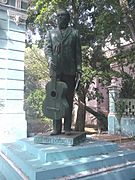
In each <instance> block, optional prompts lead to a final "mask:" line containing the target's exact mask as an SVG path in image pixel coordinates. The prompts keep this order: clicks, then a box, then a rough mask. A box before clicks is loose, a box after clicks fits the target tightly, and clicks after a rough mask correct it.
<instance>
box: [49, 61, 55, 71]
mask: <svg viewBox="0 0 135 180" xmlns="http://www.w3.org/2000/svg"><path fill="white" fill-rule="evenodd" d="M48 66H49V69H50V71H56V64H54V62H53V61H52V60H51V59H49V61H48Z"/></svg>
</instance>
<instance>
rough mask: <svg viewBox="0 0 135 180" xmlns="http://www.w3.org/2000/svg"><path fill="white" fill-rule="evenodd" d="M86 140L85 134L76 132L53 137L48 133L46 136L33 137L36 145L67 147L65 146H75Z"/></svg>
mask: <svg viewBox="0 0 135 180" xmlns="http://www.w3.org/2000/svg"><path fill="white" fill-rule="evenodd" d="M85 139H86V133H85V132H76V131H72V132H71V135H65V134H64V133H63V134H60V135H55V136H51V135H50V134H49V133H46V134H38V135H36V136H35V137H34V143H37V144H59V145H67V146H75V145H78V144H79V143H81V142H84V141H85Z"/></svg>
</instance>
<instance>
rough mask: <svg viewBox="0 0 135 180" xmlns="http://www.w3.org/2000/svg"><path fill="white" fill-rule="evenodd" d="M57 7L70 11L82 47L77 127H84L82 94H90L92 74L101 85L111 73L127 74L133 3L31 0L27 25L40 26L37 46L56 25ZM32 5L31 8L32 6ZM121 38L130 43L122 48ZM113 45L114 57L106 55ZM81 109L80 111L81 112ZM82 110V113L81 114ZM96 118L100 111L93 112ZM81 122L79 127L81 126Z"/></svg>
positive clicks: (131, 57)
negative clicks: (99, 80) (117, 70)
mask: <svg viewBox="0 0 135 180" xmlns="http://www.w3.org/2000/svg"><path fill="white" fill-rule="evenodd" d="M58 6H66V7H67V8H68V9H69V11H70V12H71V19H72V21H71V24H72V25H73V26H74V27H75V28H78V29H79V31H80V34H81V41H82V47H83V49H82V50H83V78H82V83H81V86H80V89H79V93H78V94H79V104H80V103H81V105H82V106H81V105H80V107H81V109H80V111H81V116H78V121H77V122H78V125H77V126H76V129H77V130H83V129H84V123H81V122H82V121H83V122H84V119H85V111H86V109H87V110H88V108H87V107H86V104H85V97H86V95H89V93H88V90H89V88H88V87H89V84H90V83H91V81H92V79H93V77H95V76H97V77H100V78H101V79H102V83H103V85H109V84H110V80H111V77H112V76H116V77H122V78H123V79H124V78H125V76H127V73H126V72H125V70H124V66H127V65H128V64H131V63H133V62H134V57H135V51H134V47H135V46H134V41H135V38H134V37H135V27H134V20H135V13H134V7H135V2H134V1H132V0H116V1H114V0H102V1H99V0H83V1H81V0H70V1H66V0H65V1H64V2H63V1H62V0H60V1H59V0H50V1H48V0H33V1H32V4H31V7H32V8H29V11H28V15H29V16H28V24H29V26H30V27H32V28H33V27H39V31H40V34H41V37H42V39H41V42H40V43H39V44H40V46H41V45H42V44H43V41H42V40H43V39H44V38H43V37H44V35H45V33H46V30H47V29H48V28H50V27H52V26H56V18H55V17H56V14H55V11H56V9H57V8H58ZM33 7H34V8H33ZM122 40H125V41H126V42H129V44H130V46H128V48H127V47H125V46H123V44H122ZM110 45H112V46H114V50H113V51H112V52H113V56H112V57H107V56H106V53H105V50H106V51H107V50H110ZM111 63H117V65H118V66H119V67H120V71H119V72H116V71H114V70H113V69H111V68H110V64H111ZM82 110H83V111H82ZM82 112H83V114H82ZM95 116H96V117H97V118H99V114H98V113H97V114H96V113H95ZM80 124H81V125H82V126H80Z"/></svg>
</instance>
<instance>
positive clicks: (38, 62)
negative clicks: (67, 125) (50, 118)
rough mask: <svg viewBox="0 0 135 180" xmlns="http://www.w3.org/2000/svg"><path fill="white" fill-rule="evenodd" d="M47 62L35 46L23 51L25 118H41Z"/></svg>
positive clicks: (46, 79)
mask: <svg viewBox="0 0 135 180" xmlns="http://www.w3.org/2000/svg"><path fill="white" fill-rule="evenodd" d="M48 79H49V76H48V68H47V61H46V59H45V57H44V53H43V51H42V50H41V49H39V48H38V47H37V46H35V45H33V46H32V48H29V47H28V48H26V51H25V111H26V115H27V118H33V119H35V118H43V113H42V103H43V99H44V97H45V84H46V82H47V81H48Z"/></svg>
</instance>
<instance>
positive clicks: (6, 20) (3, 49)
mask: <svg viewBox="0 0 135 180" xmlns="http://www.w3.org/2000/svg"><path fill="white" fill-rule="evenodd" d="M22 16H23V17H22ZM24 17H26V16H25V12H24V11H23V12H22V10H21V9H19V10H17V9H16V8H14V7H11V6H6V5H5V4H4V5H0V99H1V101H2V104H3V107H2V108H1V109H0V139H3V141H4V142H5V141H14V140H16V139H20V138H24V137H26V135H27V125H26V120H25V112H24V110H23V101H24V50H25V31H26V25H25V18H24ZM1 137H2V138H1Z"/></svg>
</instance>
